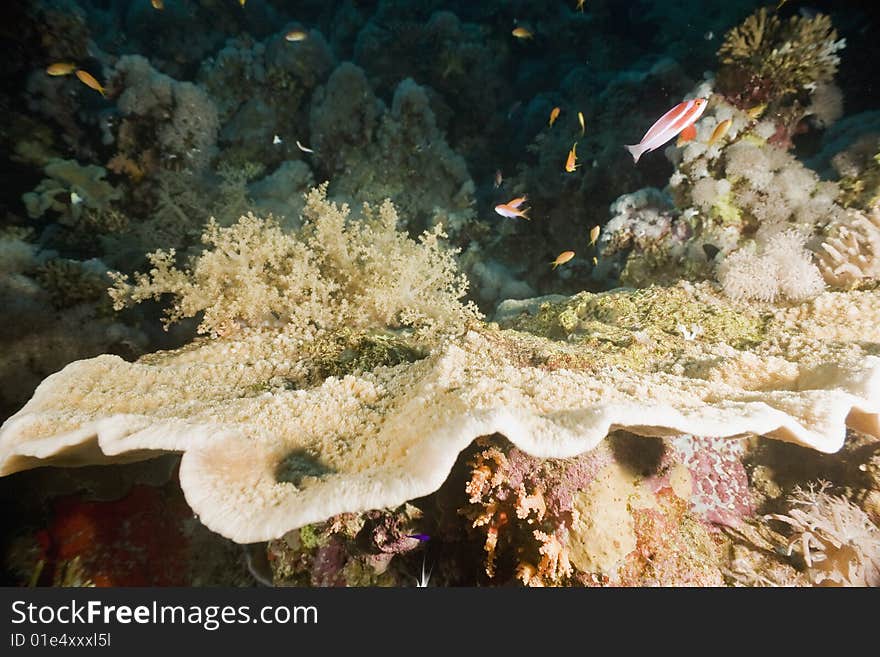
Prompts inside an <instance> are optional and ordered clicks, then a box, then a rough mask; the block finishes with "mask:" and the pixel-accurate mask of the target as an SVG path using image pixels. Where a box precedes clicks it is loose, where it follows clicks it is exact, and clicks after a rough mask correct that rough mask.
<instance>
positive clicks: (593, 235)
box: [590, 226, 600, 246]
mask: <svg viewBox="0 0 880 657" xmlns="http://www.w3.org/2000/svg"><path fill="white" fill-rule="evenodd" d="M599 230H600V229H599V226H593V228H592V229H591V230H590V246H593V245H594V244H595V243H596V240H597V239H599Z"/></svg>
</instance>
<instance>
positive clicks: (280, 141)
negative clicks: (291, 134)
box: [272, 135, 284, 145]
mask: <svg viewBox="0 0 880 657" xmlns="http://www.w3.org/2000/svg"><path fill="white" fill-rule="evenodd" d="M272 143H273V144H275V145H278V144H283V143H284V140H283V139H282V138H281V137H279V136H278V135H275V136H274V137H273V138H272Z"/></svg>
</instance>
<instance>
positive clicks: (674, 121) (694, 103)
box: [626, 98, 708, 162]
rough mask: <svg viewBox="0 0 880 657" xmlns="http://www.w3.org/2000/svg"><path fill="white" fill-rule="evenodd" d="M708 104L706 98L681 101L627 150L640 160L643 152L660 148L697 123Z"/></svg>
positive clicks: (627, 147) (636, 159) (635, 159)
mask: <svg viewBox="0 0 880 657" xmlns="http://www.w3.org/2000/svg"><path fill="white" fill-rule="evenodd" d="M707 104H708V102H707V101H706V99H705V98H694V99H692V100H686V101H684V102H683V103H679V104H678V105H676V106H675V107H673V108H672V109H671V110H669V111H668V112H666V114H664V115H663V116H661V117H660V118H659V119H657V121H656V122H655V123H654V125H652V126H651V128H650V129H649V130H648V132H646V133H645V136H644V137H642V140H641V141H640V142H639V143H638V144H633V145H630V146H626V150H628V151H629V152H630V154H631V155H632V156H633V160H634V161H635V162H638V161H639V158H640V157H641V156H642V154H643V153H647V152H649V151H653V150H655V149H657V148H660V147H661V146H662V145H663V144H665V143H666V142H667V141H669V140H670V139H672V138H673V137H675V135H677V134H678V133H680V132H681V131H683V130H684V129H685V128H687V127H688V126H691V125H693V124H694V123H696V121H697V119H699V118H700V115H701V114H702V113H703V111H704V110H705V109H706V105H707Z"/></svg>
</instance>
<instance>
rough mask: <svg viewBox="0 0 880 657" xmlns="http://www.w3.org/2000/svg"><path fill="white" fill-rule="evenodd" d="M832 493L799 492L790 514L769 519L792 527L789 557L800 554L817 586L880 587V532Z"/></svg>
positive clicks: (821, 490)
mask: <svg viewBox="0 0 880 657" xmlns="http://www.w3.org/2000/svg"><path fill="white" fill-rule="evenodd" d="M827 487H828V484H827V483H820V485H819V486H818V488H817V487H816V486H814V485H810V488H809V490H803V489H801V488H798V489H796V490H795V493H794V495H792V497H791V498H790V502H791V507H792V508H791V509H790V510H789V511H788V513H787V514H773V515H771V516H769V517H770V518H772V519H774V520H779V521H781V522H784V523H785V524H787V525H789V527H791V529H792V535H791V540H790V541H789V545H788V554H789V555H790V554H792V552H793V551H795V549H797V551H798V552H799V553H800V556H801V557H802V558H803V560H804V563H805V565H806V567H807V573H808V575H809V576H810V579H811V580H812V581H813V583H814V584H825V585H843V586H880V529H878V528H877V527H876V526H875V525H874V524H873V523H872V522H871V521H870V520H869V519H868V516H867V515H866V514H865V512H864V511H862V510H861V509H859V508H858V507H857V506H854V505H853V504H851V503H850V502H849V501H847V500H846V498H844V497H835V496H833V495H829V494H828V493H826V492H825V490H826V489H827Z"/></svg>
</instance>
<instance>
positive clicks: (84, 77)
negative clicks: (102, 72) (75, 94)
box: [76, 69, 107, 96]
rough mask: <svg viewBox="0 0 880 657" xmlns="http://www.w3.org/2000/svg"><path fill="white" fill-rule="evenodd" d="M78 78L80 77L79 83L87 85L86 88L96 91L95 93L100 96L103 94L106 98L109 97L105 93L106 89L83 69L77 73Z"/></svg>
mask: <svg viewBox="0 0 880 657" xmlns="http://www.w3.org/2000/svg"><path fill="white" fill-rule="evenodd" d="M76 77H78V78H79V81H80V82H82V83H83V84H84V85H86V86H87V87H89V88H90V89H94V90H95V91H97V92H98V93H99V94H101V95H102V96H106V95H107V94H106V93H105V92H104V87H102V86H101V83H100V82H98V81H97V80H96V79H95V78H94V77H93V76H92V74H91V73H89V72H88V71H84V70H82V69H79V70H78V71H77V72H76Z"/></svg>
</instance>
